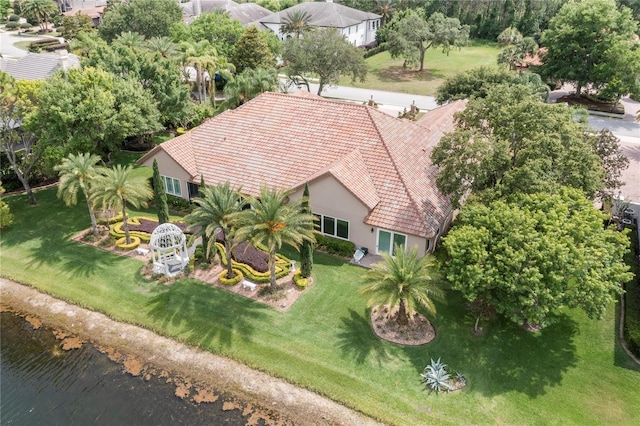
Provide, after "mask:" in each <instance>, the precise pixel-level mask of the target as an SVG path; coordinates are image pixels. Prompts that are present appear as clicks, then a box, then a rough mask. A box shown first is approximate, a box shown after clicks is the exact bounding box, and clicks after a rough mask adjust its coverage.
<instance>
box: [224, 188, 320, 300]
mask: <svg viewBox="0 0 640 426" xmlns="http://www.w3.org/2000/svg"><path fill="white" fill-rule="evenodd" d="M290 195H291V191H287V190H270V189H269V188H267V187H266V186H263V187H262V188H260V196H259V197H248V198H247V202H248V203H249V204H251V207H252V208H251V209H249V210H244V211H242V212H240V213H238V214H237V219H238V230H237V233H236V238H238V239H239V240H249V241H251V242H252V243H253V244H254V245H256V246H260V245H262V246H264V247H266V248H267V252H268V254H269V275H270V281H269V291H274V290H275V286H276V251H277V250H278V249H280V247H282V244H285V243H286V244H291V245H292V246H294V247H296V248H297V247H300V245H301V244H302V242H303V241H304V240H309V241H312V242H315V236H314V234H313V222H314V220H315V216H314V215H313V214H311V213H305V212H302V209H301V204H302V198H298V199H295V200H293V199H290V198H289V196H290Z"/></svg>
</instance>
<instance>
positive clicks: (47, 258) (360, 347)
mask: <svg viewBox="0 0 640 426" xmlns="http://www.w3.org/2000/svg"><path fill="white" fill-rule="evenodd" d="M36 196H37V198H38V202H39V203H38V205H37V206H35V207H33V206H30V205H28V204H27V202H26V199H25V198H24V197H23V196H12V197H7V198H6V201H7V202H8V203H9V205H10V207H11V210H12V212H13V213H14V215H15V218H16V220H15V224H14V225H13V226H12V227H11V228H10V229H8V230H4V231H3V232H2V235H1V238H2V250H1V252H0V265H1V270H0V274H1V275H2V276H4V277H6V278H10V279H13V280H16V281H20V282H24V283H28V284H30V285H32V286H34V287H36V288H38V289H40V290H42V291H45V292H47V293H50V294H52V295H54V296H56V297H59V298H62V299H65V300H68V301H71V302H73V303H76V304H78V305H81V306H85V307H88V308H91V309H94V310H97V311H101V312H104V313H106V314H108V315H109V316H111V317H113V318H115V319H117V320H120V321H125V322H130V323H134V324H139V325H142V326H144V327H147V328H149V329H152V330H155V331H157V332H158V333H160V334H163V335H167V336H171V337H174V338H176V339H178V340H181V341H185V342H189V343H191V344H193V345H198V346H200V347H202V348H204V349H206V350H209V351H211V352H215V353H217V354H221V355H224V356H227V357H231V358H234V359H237V360H239V361H241V362H243V363H245V364H247V365H250V366H252V367H255V368H257V369H260V370H262V371H265V372H268V373H270V374H272V375H274V376H278V377H283V378H285V379H286V380H288V381H290V382H292V383H295V384H298V385H301V386H304V387H306V388H309V389H312V390H315V391H317V392H319V393H322V394H324V395H327V396H329V397H330V398H332V399H334V400H337V401H340V402H342V403H344V404H345V405H348V406H350V407H353V408H356V409H358V410H360V411H362V412H364V413H366V414H368V415H370V416H373V417H376V418H379V419H382V420H384V421H385V422H387V423H393V424H398V425H412V424H433V423H436V424H469V423H476V424H477V423H480V424H482V423H492V424H493V423H498V424H548V423H553V424H563V425H564V424H580V425H584V424H618V425H630V424H640V368H639V367H638V366H636V365H634V364H632V362H631V361H630V360H629V359H628V358H627V357H626V355H625V354H624V353H623V352H622V350H621V348H620V345H619V343H618V342H617V340H616V337H615V336H616V320H615V318H616V317H615V312H614V311H615V309H614V306H613V305H612V306H611V309H610V310H609V312H608V314H607V316H606V318H605V319H604V320H602V321H590V320H588V319H586V317H585V316H584V315H583V314H582V313H581V312H577V311H567V312H565V313H564V315H563V317H562V321H561V322H560V323H558V324H555V325H553V326H551V327H549V328H548V329H546V330H544V331H543V332H539V333H529V332H526V331H524V330H522V329H521V328H519V327H516V326H515V325H511V324H508V323H504V322H501V321H494V322H493V323H491V324H489V325H488V326H486V329H485V333H484V335H482V336H480V337H478V336H474V335H473V334H472V333H471V328H472V322H471V319H469V318H466V317H465V312H464V303H463V301H462V298H461V296H460V294H459V293H457V292H454V291H448V296H447V303H446V304H440V305H438V317H437V318H435V319H434V320H433V323H434V325H435V328H436V333H437V337H436V339H435V340H434V341H433V342H432V343H430V344H427V345H424V346H420V347H403V346H399V345H395V344H391V343H387V342H384V341H381V340H380V339H378V338H377V337H376V336H375V335H374V334H373V333H372V331H371V326H370V323H369V319H368V312H369V311H368V310H367V308H366V307H365V300H363V298H362V297H361V296H360V294H359V288H360V277H361V275H362V274H363V272H364V270H363V269H361V268H359V267H355V266H350V265H348V264H346V263H345V262H343V261H342V260H339V259H336V258H333V257H330V256H326V255H322V254H316V265H315V269H314V276H315V280H316V281H315V284H314V285H313V287H311V288H310V289H308V290H307V291H306V292H305V294H303V296H302V297H300V299H298V301H297V302H296V303H295V305H294V306H292V307H291V309H290V310H289V311H288V312H287V313H281V312H279V311H276V310H273V309H270V308H267V307H265V306H263V305H261V304H258V303H256V302H253V301H251V300H248V299H245V298H242V297H240V296H236V295H234V294H232V293H228V292H225V291H223V290H219V289H217V288H213V287H211V286H208V285H205V284H202V283H200V282H198V281H195V280H192V279H186V280H181V281H178V282H176V283H175V284H173V285H171V286H168V287H167V286H164V285H158V284H156V283H154V282H151V281H148V280H146V279H144V278H143V277H142V276H141V275H140V269H141V267H142V263H141V262H140V261H137V260H134V259H130V258H126V257H121V256H117V255H113V254H111V253H107V252H103V251H100V250H97V249H94V248H92V247H87V246H83V245H79V244H76V243H73V242H71V241H69V237H70V236H71V235H72V234H74V233H75V232H77V231H79V230H81V229H83V228H86V227H88V226H89V218H88V214H87V212H86V206H84V205H83V204H82V203H80V204H79V205H78V206H76V207H72V208H66V207H64V206H63V204H62V202H61V201H59V200H58V199H56V197H55V188H52V189H48V190H44V191H40V192H37V194H36ZM134 213H135V212H134ZM287 254H291V253H287ZM438 357H442V360H443V361H444V362H445V363H447V364H448V365H449V366H450V367H451V368H452V369H454V370H456V371H460V372H463V373H465V375H466V376H467V378H468V381H469V385H468V386H467V387H466V388H465V389H464V390H462V391H459V392H455V393H452V394H440V395H435V394H429V393H428V392H426V391H424V390H423V386H422V385H421V383H420V380H419V379H420V377H419V373H420V372H422V370H423V368H424V366H425V365H426V364H428V363H429V360H430V358H438Z"/></svg>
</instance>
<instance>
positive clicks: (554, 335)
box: [405, 315, 578, 398]
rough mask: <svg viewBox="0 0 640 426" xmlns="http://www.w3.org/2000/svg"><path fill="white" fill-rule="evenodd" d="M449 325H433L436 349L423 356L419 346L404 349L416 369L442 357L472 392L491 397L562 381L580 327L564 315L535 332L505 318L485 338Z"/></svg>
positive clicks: (533, 391) (537, 390)
mask: <svg viewBox="0 0 640 426" xmlns="http://www.w3.org/2000/svg"><path fill="white" fill-rule="evenodd" d="M451 325H453V327H449V326H443V327H441V328H437V329H436V333H437V336H438V337H437V339H436V341H435V342H434V343H435V345H434V346H435V347H434V348H433V349H428V352H427V356H425V351H424V350H423V351H420V350H419V349H418V348H406V349H405V352H406V353H407V355H408V356H409V357H410V359H411V360H412V362H413V363H414V365H415V367H416V369H417V370H418V371H419V372H422V371H423V369H424V367H425V366H426V365H427V364H428V363H429V361H430V357H431V358H433V359H437V358H438V357H440V356H442V361H443V362H445V363H446V364H448V365H449V367H450V369H452V370H454V371H458V372H461V373H463V374H465V376H466V377H467V379H468V380H469V384H470V386H469V391H471V392H480V393H482V394H484V395H486V396H493V395H499V394H502V393H505V392H513V391H516V392H521V393H524V394H526V395H527V396H529V397H531V398H533V397H536V396H539V395H544V394H545V393H546V389H547V388H548V387H553V386H557V385H560V384H561V383H562V378H563V375H564V373H566V372H567V370H569V369H570V368H573V367H575V365H576V361H577V360H576V354H575V352H576V346H575V343H574V338H575V336H576V333H577V331H578V326H577V323H576V322H575V321H574V320H573V319H571V318H570V317H569V316H568V315H561V316H560V318H559V319H558V322H557V323H555V324H553V325H551V326H548V327H547V328H545V329H544V330H542V331H540V332H535V333H532V332H528V331H525V330H524V329H522V328H521V327H518V326H517V325H515V324H511V323H508V322H507V321H506V320H503V321H501V320H496V321H495V323H494V324H492V325H491V326H490V327H489V328H488V329H487V330H486V331H485V335H483V336H474V335H473V334H472V333H471V328H468V332H467V331H465V330H464V328H466V327H467V324H466V323H464V322H463V323H462V324H460V323H456V324H451ZM460 327H463V329H460ZM456 328H457V330H456ZM427 346H428V345H427Z"/></svg>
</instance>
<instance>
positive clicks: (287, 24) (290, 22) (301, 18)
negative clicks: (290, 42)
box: [280, 10, 312, 40]
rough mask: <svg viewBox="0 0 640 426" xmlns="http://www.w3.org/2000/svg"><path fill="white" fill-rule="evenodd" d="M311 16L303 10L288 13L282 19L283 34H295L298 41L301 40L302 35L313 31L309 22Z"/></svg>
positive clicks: (281, 31) (281, 30) (281, 29)
mask: <svg viewBox="0 0 640 426" xmlns="http://www.w3.org/2000/svg"><path fill="white" fill-rule="evenodd" d="M310 20H311V16H309V14H308V13H307V12H305V11H303V10H294V11H292V12H288V13H287V15H286V16H285V17H284V18H283V19H282V25H281V26H280V33H281V34H283V35H284V34H293V35H294V38H295V39H296V40H298V39H300V37H301V36H302V33H304V32H306V31H309V30H311V28H312V27H311V25H310V24H309V21H310Z"/></svg>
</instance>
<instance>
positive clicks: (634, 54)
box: [541, 0, 640, 98]
mask: <svg viewBox="0 0 640 426" xmlns="http://www.w3.org/2000/svg"><path fill="white" fill-rule="evenodd" d="M637 29H638V24H637V22H635V21H634V19H633V17H632V16H631V11H630V10H629V9H628V8H626V7H623V8H621V9H618V8H617V7H616V3H615V1H614V0H584V1H580V2H578V1H570V2H567V3H566V4H565V5H564V6H563V7H562V8H561V9H560V11H559V12H558V14H557V15H556V16H555V17H554V18H553V19H552V20H551V22H550V24H549V28H548V29H547V30H546V31H545V32H544V33H543V34H542V39H541V43H542V45H544V46H545V47H546V49H547V51H546V53H545V54H544V55H542V60H543V66H542V67H541V73H543V75H544V76H546V77H548V78H551V79H557V80H560V81H564V82H571V83H573V84H575V86H576V93H577V94H580V93H581V91H582V89H583V88H592V89H594V90H596V91H603V92H604V94H605V95H607V96H610V97H612V98H620V97H621V96H622V95H624V94H626V93H628V92H629V91H632V90H637V91H640V88H638V87H637V86H638V85H640V39H638V36H637V35H636V32H637Z"/></svg>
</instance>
